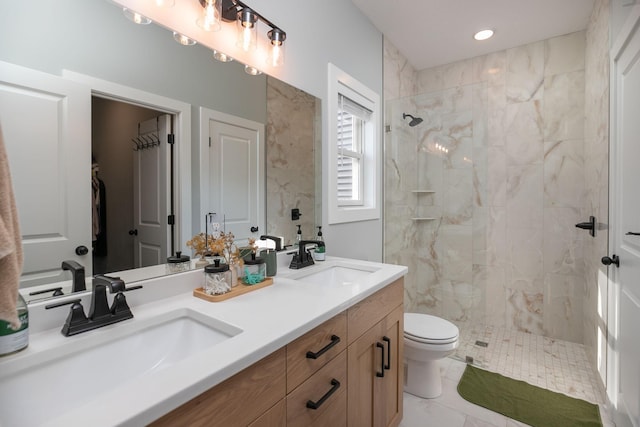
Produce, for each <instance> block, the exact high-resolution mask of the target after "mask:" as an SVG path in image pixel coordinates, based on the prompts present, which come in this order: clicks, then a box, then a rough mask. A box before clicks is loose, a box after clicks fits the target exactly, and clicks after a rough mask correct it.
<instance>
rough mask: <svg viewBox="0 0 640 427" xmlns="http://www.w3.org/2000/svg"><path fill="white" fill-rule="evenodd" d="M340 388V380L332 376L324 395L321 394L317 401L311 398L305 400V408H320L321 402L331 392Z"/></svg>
mask: <svg viewBox="0 0 640 427" xmlns="http://www.w3.org/2000/svg"><path fill="white" fill-rule="evenodd" d="M339 388H340V381H338V380H337V379H335V378H333V379H332V380H331V390H329V391H328V392H327V393H326V394H325V395H324V396H322V397H321V398H320V400H318V401H317V402H314V401H312V400H307V408H309V409H318V408H320V406H322V404H323V403H324V402H325V401H326V400H327V399H328V398H329V397H331V395H332V394H333V393H335V392H336V390H337V389H339Z"/></svg>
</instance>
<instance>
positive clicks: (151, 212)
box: [132, 114, 171, 268]
mask: <svg viewBox="0 0 640 427" xmlns="http://www.w3.org/2000/svg"><path fill="white" fill-rule="evenodd" d="M138 129H139V131H138V134H139V137H140V138H142V141H145V138H146V140H147V141H158V142H159V144H158V145H154V146H152V147H149V148H144V149H140V150H137V151H134V152H133V156H134V158H133V177H134V178H133V209H134V212H133V222H134V225H133V227H134V228H133V230H134V231H135V234H133V235H132V238H133V239H134V241H135V244H134V251H133V258H134V265H135V267H136V268H139V267H148V266H150V265H158V264H164V263H165V262H166V260H167V257H168V256H169V255H170V254H169V238H170V230H169V226H168V221H167V219H168V215H169V213H170V206H169V202H170V201H169V197H168V193H169V188H170V186H169V185H170V183H169V177H170V175H169V171H170V170H171V168H170V165H169V161H170V160H169V156H168V151H169V144H168V141H167V140H168V137H167V135H168V134H169V132H170V130H171V116H170V115H168V114H165V115H162V116H158V117H156V118H155V119H150V120H146V121H144V122H142V123H139V124H138Z"/></svg>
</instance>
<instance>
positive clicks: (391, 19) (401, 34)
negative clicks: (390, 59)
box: [351, 0, 594, 70]
mask: <svg viewBox="0 0 640 427" xmlns="http://www.w3.org/2000/svg"><path fill="white" fill-rule="evenodd" d="M351 1H352V2H353V3H354V4H355V5H356V7H358V8H359V9H360V10H361V11H362V12H363V13H364V14H365V15H366V16H367V17H368V18H369V19H370V20H371V22H372V23H373V24H374V25H375V26H376V27H377V28H378V29H379V30H380V32H382V33H383V34H384V35H385V37H386V38H387V39H388V40H389V41H390V42H391V43H393V45H395V46H396V47H397V48H398V49H399V50H400V52H401V53H402V54H403V55H404V56H405V57H406V58H407V59H408V60H409V62H410V63H411V64H412V65H413V67H414V68H415V69H416V70H423V69H425V68H430V67H434V66H436V65H442V64H448V63H451V62H455V61H459V60H462V59H468V58H473V57H475V56H479V55H484V54H487V53H490V52H496V51H500V50H504V49H508V48H511V47H514V46H520V45H524V44H527V43H531V42H534V41H539V40H544V39H547V38H550V37H555V36H559V35H563V34H568V33H572V32H575V31H579V30H583V29H585V28H586V27H587V24H588V22H589V17H590V15H591V10H592V9H593V4H594V0H393V1H389V0H351ZM484 28H491V29H493V30H494V31H495V34H494V36H493V37H492V38H491V39H489V40H486V41H483V42H478V41H476V40H474V39H473V34H474V33H475V32H476V31H478V30H480V29H484Z"/></svg>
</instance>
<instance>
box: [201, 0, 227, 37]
mask: <svg viewBox="0 0 640 427" xmlns="http://www.w3.org/2000/svg"><path fill="white" fill-rule="evenodd" d="M200 4H201V5H202V7H203V10H202V15H201V16H200V17H199V18H198V20H197V21H196V24H197V25H198V27H200V28H202V29H203V30H205V31H207V32H214V31H220V28H221V26H220V0H200Z"/></svg>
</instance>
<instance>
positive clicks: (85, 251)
mask: <svg viewBox="0 0 640 427" xmlns="http://www.w3.org/2000/svg"><path fill="white" fill-rule="evenodd" d="M88 253H89V249H87V247H86V246H85V245H80V246H78V247H77V248H76V255H79V256H82V255H86V254H88Z"/></svg>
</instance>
